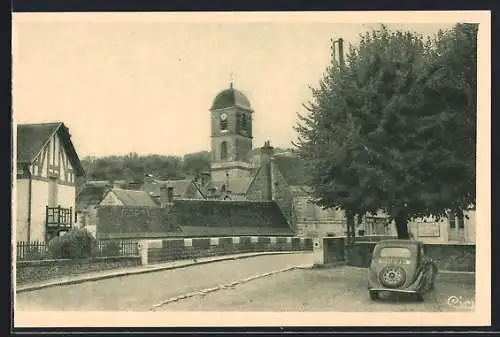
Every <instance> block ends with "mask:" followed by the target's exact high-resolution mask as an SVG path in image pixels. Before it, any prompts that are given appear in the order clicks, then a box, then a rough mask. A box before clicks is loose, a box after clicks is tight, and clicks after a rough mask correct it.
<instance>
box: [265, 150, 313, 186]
mask: <svg viewBox="0 0 500 337" xmlns="http://www.w3.org/2000/svg"><path fill="white" fill-rule="evenodd" d="M273 160H274V163H275V165H276V166H277V167H278V169H279V171H280V172H281V174H282V175H283V177H284V178H285V180H286V181H287V183H288V185H290V186H301V185H307V178H308V177H307V171H306V168H305V162H304V160H303V159H301V158H300V157H299V156H297V155H289V154H278V155H274V156H273Z"/></svg>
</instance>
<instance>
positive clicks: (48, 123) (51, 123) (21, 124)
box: [16, 121, 64, 126]
mask: <svg viewBox="0 0 500 337" xmlns="http://www.w3.org/2000/svg"><path fill="white" fill-rule="evenodd" d="M55 124H64V122H61V121H58V122H46V123H16V125H17V126H28V125H55Z"/></svg>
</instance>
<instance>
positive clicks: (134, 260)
mask: <svg viewBox="0 0 500 337" xmlns="http://www.w3.org/2000/svg"><path fill="white" fill-rule="evenodd" d="M140 264H141V258H140V257H122V256H119V257H101V258H92V259H78V260H70V259H64V260H40V261H19V262H17V263H16V282H17V284H25V283H32V282H40V281H46V280H50V279H54V278H58V277H64V276H71V275H78V274H83V273H89V272H95V271H103V270H110V269H117V268H126V267H134V266H138V265H140Z"/></svg>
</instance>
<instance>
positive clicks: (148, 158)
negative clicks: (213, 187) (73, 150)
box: [78, 148, 290, 186]
mask: <svg viewBox="0 0 500 337" xmlns="http://www.w3.org/2000/svg"><path fill="white" fill-rule="evenodd" d="M259 151H260V149H259V148H256V149H253V150H252V152H251V154H250V155H251V156H255V155H258V154H259ZM287 151H290V149H281V148H275V152H276V153H280V152H287ZM81 161H82V165H83V168H84V169H85V172H86V176H85V177H84V178H83V179H80V181H79V182H78V183H79V185H80V186H81V185H82V184H83V183H84V182H85V181H87V180H109V181H115V180H125V181H135V182H139V183H140V182H142V181H143V180H144V177H145V176H146V175H147V174H150V175H152V176H154V177H155V178H157V179H160V180H168V179H171V180H173V179H185V178H190V177H195V176H196V175H198V174H199V173H201V172H202V171H208V170H209V169H210V152H208V151H201V152H195V153H188V154H186V155H184V156H183V157H181V156H168V155H156V154H155V155H138V154H136V153H130V154H128V155H126V156H106V157H84V158H82V159H81Z"/></svg>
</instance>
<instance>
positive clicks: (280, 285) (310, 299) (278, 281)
mask: <svg viewBox="0 0 500 337" xmlns="http://www.w3.org/2000/svg"><path fill="white" fill-rule="evenodd" d="M474 294H475V286H474V276H473V275H463V274H441V275H440V276H439V278H438V282H437V284H436V289H435V291H433V292H432V293H428V294H427V296H426V297H425V301H424V302H423V303H420V302H417V301H416V300H415V298H414V297H411V296H394V295H390V296H387V294H386V295H383V296H382V298H381V299H380V300H379V301H376V302H373V301H371V300H370V299H369V297H368V292H367V290H366V269H361V268H353V267H339V268H335V269H308V270H291V271H287V272H283V273H279V274H275V275H273V276H270V277H267V278H261V279H257V280H254V281H251V282H248V283H244V284H242V285H239V286H237V287H235V288H233V289H224V290H220V291H217V292H214V293H210V294H206V295H205V296H195V297H192V298H188V299H185V300H182V301H178V302H174V303H171V304H167V305H164V306H162V307H160V308H158V309H157V311H160V310H169V311H170V310H173V311H191V310H193V311H201V310H206V311H209V310H210V311H211V310H213V311H237V310H241V311H323V312H324V311H338V312H355V311H361V312H367V311H381V312H384V311H392V312H394V311H419V312H424V311H457V310H459V311H466V310H473V309H472V308H470V307H469V306H468V304H469V303H467V302H466V301H468V300H473V299H474ZM452 296H454V298H456V302H457V303H455V305H454V306H450V305H448V298H450V297H452ZM452 298H453V297H452ZM459 304H462V306H460V305H459Z"/></svg>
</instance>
